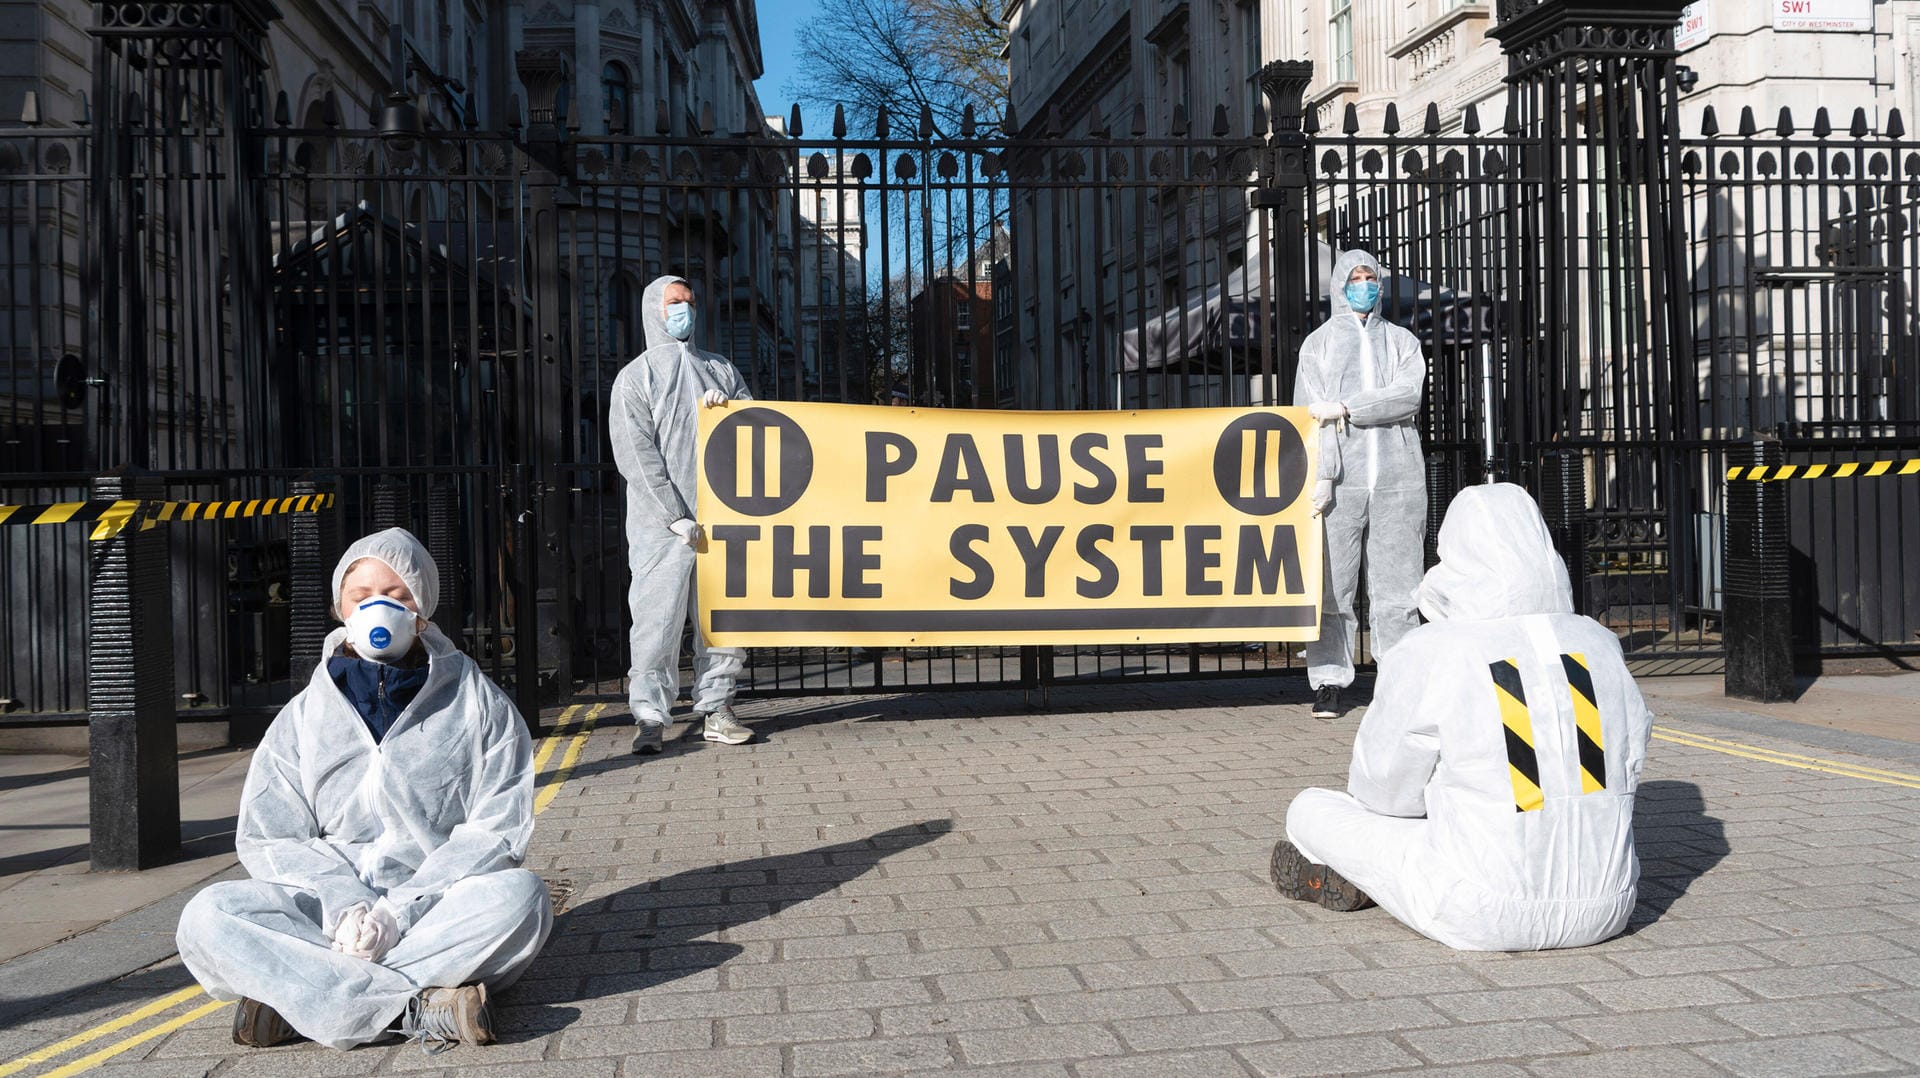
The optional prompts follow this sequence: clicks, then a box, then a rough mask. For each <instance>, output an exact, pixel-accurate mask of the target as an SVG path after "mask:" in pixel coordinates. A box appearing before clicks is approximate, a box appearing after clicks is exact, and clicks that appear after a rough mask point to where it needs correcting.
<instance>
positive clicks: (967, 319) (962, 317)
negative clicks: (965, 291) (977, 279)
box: [953, 299, 973, 330]
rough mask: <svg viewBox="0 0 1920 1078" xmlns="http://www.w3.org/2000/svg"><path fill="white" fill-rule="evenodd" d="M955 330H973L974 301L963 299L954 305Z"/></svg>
mask: <svg viewBox="0 0 1920 1078" xmlns="http://www.w3.org/2000/svg"><path fill="white" fill-rule="evenodd" d="M953 328H955V329H959V330H968V329H972V328H973V301H971V300H964V299H963V300H961V301H960V302H958V303H956V304H954V305H953Z"/></svg>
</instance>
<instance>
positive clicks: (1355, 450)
mask: <svg viewBox="0 0 1920 1078" xmlns="http://www.w3.org/2000/svg"><path fill="white" fill-rule="evenodd" d="M1329 285H1330V287H1329V289H1328V292H1329V300H1330V303H1331V305H1332V311H1333V314H1332V317H1330V318H1328V319H1327V321H1326V322H1324V323H1322V324H1321V325H1320V326H1319V327H1318V328H1317V329H1315V330H1314V331H1313V332H1312V333H1309V334H1308V335H1307V339H1306V341H1305V342H1304V343H1303V344H1302V345H1301V346H1300V367H1299V370H1298V371H1297V372H1296V374H1295V375H1294V380H1293V403H1294V404H1295V405H1296V406H1304V407H1305V408H1306V409H1307V411H1308V412H1309V413H1310V414H1311V415H1312V416H1313V418H1314V420H1315V421H1317V422H1319V423H1320V424H1321V425H1322V426H1321V431H1320V456H1319V461H1320V470H1319V481H1318V482H1317V483H1316V484H1315V485H1314V490H1313V508H1314V512H1315V513H1316V514H1318V515H1319V516H1320V517H1321V518H1322V519H1323V521H1324V528H1325V533H1326V559H1325V560H1326V567H1327V568H1326V575H1325V583H1324V584H1323V586H1322V589H1323V590H1322V597H1321V604H1320V637H1319V639H1318V640H1315V641H1313V642H1312V643H1310V644H1308V645H1307V647H1306V655H1305V658H1306V663H1307V683H1308V684H1309V685H1310V686H1311V687H1312V688H1313V691H1314V699H1313V714H1314V715H1316V716H1319V717H1322V718H1331V717H1333V716H1335V715H1337V714H1339V713H1340V690H1341V689H1344V688H1346V687H1347V686H1349V685H1351V684H1353V643H1354V633H1355V630H1356V629H1357V628H1358V627H1359V621H1358V619H1357V618H1356V617H1355V616H1354V612H1353V597H1354V589H1355V588H1356V587H1357V586H1358V584H1359V582H1360V567H1361V564H1362V562H1363V561H1364V563H1365V565H1366V570H1367V602H1368V605H1369V608H1370V609H1371V612H1372V623H1371V628H1372V630H1373V635H1372V638H1371V646H1372V651H1373V657H1374V661H1375V662H1378V661H1379V660H1380V658H1381V657H1382V656H1384V655H1386V654H1387V653H1388V652H1390V651H1392V650H1393V647H1394V645H1395V644H1397V643H1399V641H1400V638H1401V637H1403V636H1405V635H1406V634H1407V631H1408V630H1410V629H1412V628H1413V627H1414V626H1416V625H1418V624H1419V623H1420V621H1419V618H1418V617H1417V616H1416V614H1415V612H1414V607H1413V589H1414V586H1415V585H1417V584H1418V583H1419V582H1420V572H1421V570H1422V569H1423V568H1424V567H1425V551H1424V549H1423V547H1424V540H1425V536H1426V526H1427V469H1426V462H1425V461H1424V459H1423V458H1422V457H1421V454H1420V432H1419V431H1417V430H1415V429H1414V419H1415V417H1416V416H1417V415H1419V412H1420V396H1421V393H1422V390H1423V389H1424V387H1425V384H1426V378H1427V363H1426V359H1425V357H1424V356H1422V355H1421V353H1420V342H1419V340H1418V339H1417V338H1415V337H1414V335H1413V334H1412V333H1410V332H1408V331H1407V330H1406V329H1405V328H1403V327H1401V326H1397V325H1394V324H1393V323H1392V322H1389V321H1387V319H1386V318H1384V317H1382V316H1381V315H1379V314H1378V313H1377V312H1375V310H1374V308H1375V307H1377V306H1378V305H1379V302H1380V264H1379V263H1378V262H1376V261H1374V257H1373V256H1372V255H1370V254H1368V253H1367V252H1365V251H1358V250H1355V251H1347V252H1344V253H1342V254H1341V255H1340V257H1338V258H1336V259H1334V262H1333V273H1332V275H1331V276H1330V277H1329ZM1363 548H1364V557H1363V556H1362V552H1363Z"/></svg>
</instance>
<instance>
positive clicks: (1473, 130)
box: [1460, 102, 1480, 135]
mask: <svg viewBox="0 0 1920 1078" xmlns="http://www.w3.org/2000/svg"><path fill="white" fill-rule="evenodd" d="M1460 131H1461V133H1462V134H1467V135H1477V134H1479V133H1480V107H1479V106H1478V105H1475V104H1473V103H1472V102H1468V104H1467V110H1466V111H1465V112H1463V113H1461V114H1460Z"/></svg>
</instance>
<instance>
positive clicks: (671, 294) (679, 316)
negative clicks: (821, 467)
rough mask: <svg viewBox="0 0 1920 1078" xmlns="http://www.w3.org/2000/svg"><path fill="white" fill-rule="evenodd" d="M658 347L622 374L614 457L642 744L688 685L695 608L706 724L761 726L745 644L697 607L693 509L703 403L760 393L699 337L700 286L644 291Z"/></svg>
mask: <svg viewBox="0 0 1920 1078" xmlns="http://www.w3.org/2000/svg"><path fill="white" fill-rule="evenodd" d="M640 308H641V321H642V324H643V325H644V326H645V327H646V340H647V349H646V351H644V352H642V353H640V355H639V356H637V357H636V358H635V359H634V360H633V361H632V362H630V363H628V364H627V365H626V366H625V367H623V368H621V370H620V373H619V375H617V376H616V377H615V378H614V380H613V401H612V404H611V406H610V409H609V411H610V415H609V416H608V426H609V428H610V433H611V435H612V438H613V459H614V462H615V463H616V464H618V465H619V467H620V474H621V476H623V477H624V478H625V479H626V481H627V561H628V564H629V566H630V567H631V568H632V570H633V580H632V583H631V584H630V585H629V586H628V588H627V605H628V606H629V608H630V609H631V610H632V613H633V628H632V630H631V631H630V632H629V634H628V637H627V643H628V648H629V650H630V652H631V656H630V659H629V662H630V663H631V666H630V668H629V669H628V671H627V697H628V702H629V704H630V706H631V707H632V710H633V721H634V724H635V725H636V726H637V727H638V729H637V730H636V731H635V733H634V735H633V751H634V752H637V753H655V752H659V751H660V749H661V744H662V741H663V736H664V733H665V731H666V727H667V721H668V720H667V716H668V715H669V714H670V713H671V712H672V710H673V701H674V698H675V697H676V696H678V695H679V692H680V634H681V631H682V630H683V629H684V628H685V627H686V625H687V621H688V619H689V618H692V619H693V622H694V630H693V677H694V686H693V694H694V700H693V710H694V713H695V714H696V715H698V716H700V717H701V718H702V720H703V721H702V726H703V730H702V736H703V737H705V738H706V739H707V740H708V741H717V742H719V743H721V744H723V745H738V744H741V743H742V742H745V741H747V740H748V739H750V738H752V737H753V733H752V731H750V730H748V729H747V728H746V727H745V726H743V725H741V724H740V722H739V721H738V720H736V719H735V718H734V714H733V691H734V684H735V682H736V681H737V680H738V679H739V676H740V670H741V667H742V666H744V665H745V659H746V652H744V651H741V650H740V649H738V648H715V647H708V646H707V642H706V639H705V637H704V636H703V635H702V634H701V632H700V628H699V617H698V615H697V613H696V608H695V602H696V598H695V594H694V554H695V552H696V551H697V550H698V549H699V547H700V543H701V541H702V535H701V529H700V525H699V524H698V523H697V522H696V518H695V516H694V514H695V512H696V510H695V506H694V495H695V492H696V491H697V490H698V476H699V462H698V461H697V460H695V456H694V455H695V448H694V442H695V434H696V433H697V428H698V423H699V410H700V409H701V408H712V407H717V406H719V405H722V404H725V403H726V402H727V401H730V400H752V399H753V395H752V394H751V393H749V392H747V383H746V379H744V378H742V377H741V376H740V371H739V370H738V369H736V368H735V367H734V365H733V364H732V363H730V362H728V361H727V358H726V357H725V356H721V355H716V354H714V353H712V352H707V351H703V350H701V349H698V348H695V347H694V346H693V345H692V344H690V343H688V342H689V341H691V340H692V338H693V328H694V318H695V309H694V295H693V289H692V288H691V287H690V286H689V285H688V284H687V282H686V280H685V278H681V277H673V276H666V277H659V278H655V280H654V281H653V283H652V284H649V285H648V286H647V289H646V292H645V294H644V295H643V296H642V297H641V300H640Z"/></svg>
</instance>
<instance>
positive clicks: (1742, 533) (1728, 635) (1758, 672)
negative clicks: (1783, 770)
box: [1721, 439, 1793, 702]
mask: <svg viewBox="0 0 1920 1078" xmlns="http://www.w3.org/2000/svg"><path fill="white" fill-rule="evenodd" d="M1743 451H1744V452H1743ZM1728 456H1729V459H1730V460H1733V461H1735V462H1736V466H1737V463H1738V460H1739V457H1741V456H1745V457H1746V461H1745V463H1746V464H1748V465H1752V466H1756V467H1764V468H1769V469H1770V468H1773V467H1775V466H1777V465H1780V464H1783V463H1785V462H1786V459H1787V454H1786V450H1785V449H1784V448H1783V447H1782V446H1781V445H1780V443H1779V442H1778V441H1774V440H1771V439H1768V440H1764V441H1756V442H1753V443H1752V444H1751V445H1748V446H1732V447H1729V453H1728ZM1726 482H1727V552H1726V563H1725V569H1724V570H1723V572H1724V573H1725V577H1724V581H1725V582H1724V584H1723V585H1722V591H1721V595H1722V599H1721V601H1722V602H1723V603H1724V604H1725V606H1726V611H1725V614H1726V623H1725V627H1724V629H1723V632H1724V634H1725V642H1726V648H1727V673H1726V694H1727V695H1728V696H1737V697H1740V698H1741V699H1743V700H1759V701H1762V702H1769V701H1774V700H1788V699H1791V698H1792V697H1793V588H1792V580H1791V577H1790V576H1789V573H1788V564H1787V562H1788V549H1789V546H1788V538H1787V484H1786V483H1784V482H1779V481H1772V482H1767V481H1763V480H1758V479H1729V480H1727V481H1726Z"/></svg>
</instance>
